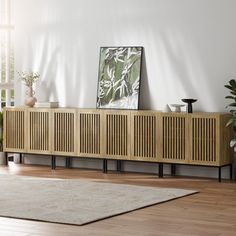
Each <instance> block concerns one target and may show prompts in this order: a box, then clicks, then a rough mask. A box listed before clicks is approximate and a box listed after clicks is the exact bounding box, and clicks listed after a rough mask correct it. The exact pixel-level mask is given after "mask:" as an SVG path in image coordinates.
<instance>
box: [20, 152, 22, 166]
mask: <svg viewBox="0 0 236 236" xmlns="http://www.w3.org/2000/svg"><path fill="white" fill-rule="evenodd" d="M21 163H22V153H20V164H21Z"/></svg>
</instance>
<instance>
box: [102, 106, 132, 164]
mask: <svg viewBox="0 0 236 236" xmlns="http://www.w3.org/2000/svg"><path fill="white" fill-rule="evenodd" d="M104 119H105V135H104V136H105V137H104V138H105V154H106V155H107V156H109V158H111V159H124V160H129V159H130V112H129V111H120V110H119V111H118V110H115V111H104Z"/></svg>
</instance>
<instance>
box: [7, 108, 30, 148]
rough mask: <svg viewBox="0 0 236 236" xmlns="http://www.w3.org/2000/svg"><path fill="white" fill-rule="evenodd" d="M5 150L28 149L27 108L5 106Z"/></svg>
mask: <svg viewBox="0 0 236 236" xmlns="http://www.w3.org/2000/svg"><path fill="white" fill-rule="evenodd" d="M3 119H4V127H3V132H4V139H3V140H4V144H3V146H4V151H5V152H25V151H26V137H27V136H26V110H25V109H24V108H4V117H3Z"/></svg>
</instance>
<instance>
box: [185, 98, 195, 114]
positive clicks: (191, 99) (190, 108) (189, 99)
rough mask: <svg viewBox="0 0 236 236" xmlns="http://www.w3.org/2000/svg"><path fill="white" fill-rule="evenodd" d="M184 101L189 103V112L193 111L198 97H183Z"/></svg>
mask: <svg viewBox="0 0 236 236" xmlns="http://www.w3.org/2000/svg"><path fill="white" fill-rule="evenodd" d="M181 101H182V102H185V103H187V112H188V113H193V105H192V104H193V103H194V102H196V101H197V99H193V98H184V99H181Z"/></svg>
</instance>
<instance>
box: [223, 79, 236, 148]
mask: <svg viewBox="0 0 236 236" xmlns="http://www.w3.org/2000/svg"><path fill="white" fill-rule="evenodd" d="M225 87H226V88H227V89H229V90H230V94H231V95H228V96H226V97H225V98H226V99H230V100H232V102H230V104H229V105H227V108H230V113H231V118H230V119H229V121H228V123H227V124H226V126H227V127H228V126H231V127H232V128H233V132H234V138H233V139H232V140H231V141H230V147H232V148H234V151H235V152H236V80H235V79H231V80H230V81H229V83H228V84H226V85H225Z"/></svg>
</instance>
